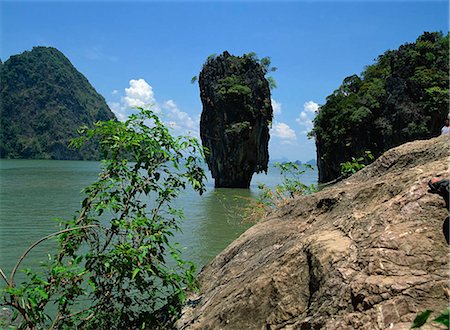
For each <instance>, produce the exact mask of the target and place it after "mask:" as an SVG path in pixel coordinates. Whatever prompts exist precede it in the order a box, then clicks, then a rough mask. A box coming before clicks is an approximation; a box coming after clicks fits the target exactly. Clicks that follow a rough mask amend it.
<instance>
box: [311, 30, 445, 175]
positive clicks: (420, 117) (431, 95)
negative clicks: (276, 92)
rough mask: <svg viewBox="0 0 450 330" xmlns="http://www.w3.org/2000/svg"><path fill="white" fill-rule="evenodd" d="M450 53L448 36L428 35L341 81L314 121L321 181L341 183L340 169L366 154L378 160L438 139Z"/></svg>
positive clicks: (443, 109) (386, 53)
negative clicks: (388, 153) (396, 150)
mask: <svg viewBox="0 0 450 330" xmlns="http://www.w3.org/2000/svg"><path fill="white" fill-rule="evenodd" d="M448 50H449V36H448V34H447V35H443V34H442V33H440V32H439V33H438V32H433V33H429V32H425V33H423V34H422V35H421V36H419V37H418V38H417V40H416V42H413V43H406V44H404V45H402V46H400V47H399V48H398V49H396V50H389V51H386V52H385V53H384V54H382V55H380V56H379V57H378V59H377V60H376V62H375V63H374V64H372V65H368V66H367V67H366V68H365V69H364V71H363V72H362V73H361V75H360V76H357V75H352V76H349V77H347V78H345V79H344V80H343V82H342V84H341V86H339V88H338V89H336V90H335V91H333V93H331V94H330V95H329V96H328V97H327V98H326V102H325V104H323V105H321V107H320V110H319V112H318V114H317V116H316V118H315V119H314V128H313V131H312V133H311V135H314V137H315V141H316V149H317V165H318V169H319V182H329V181H332V180H334V179H336V178H338V177H339V176H340V175H341V165H340V164H341V163H345V162H347V161H350V160H351V159H352V157H355V158H359V157H363V156H364V155H365V151H371V152H372V154H373V155H374V156H375V157H378V156H380V155H381V154H382V153H383V152H385V151H386V150H389V149H391V148H393V147H396V146H399V145H401V144H403V143H406V142H409V141H415V140H423V139H429V138H432V137H436V136H438V135H439V134H440V130H441V127H442V126H443V125H444V120H445V118H447V115H448V111H449V97H448V96H449V88H448V87H449V51H448ZM366 162H370V160H368V159H366Z"/></svg>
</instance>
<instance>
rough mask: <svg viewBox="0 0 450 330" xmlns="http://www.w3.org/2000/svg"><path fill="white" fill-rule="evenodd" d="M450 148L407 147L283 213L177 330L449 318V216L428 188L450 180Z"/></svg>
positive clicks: (212, 283) (428, 143) (262, 227)
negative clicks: (426, 313)
mask: <svg viewBox="0 0 450 330" xmlns="http://www.w3.org/2000/svg"><path fill="white" fill-rule="evenodd" d="M448 144H449V142H448V136H442V137H438V138H435V139H431V140H424V141H415V142H410V143H407V144H404V145H402V146H399V147H397V148H394V149H391V150H389V151H387V152H385V153H384V154H383V155H382V156H381V157H380V158H378V159H377V160H376V161H375V162H374V163H372V164H371V165H369V166H367V167H366V168H364V169H363V170H361V171H359V172H358V173H356V174H355V175H353V176H352V177H350V178H348V179H346V180H344V181H341V182H339V183H338V184H336V185H334V186H330V187H328V188H326V189H324V190H322V191H320V192H318V193H315V194H312V195H308V196H300V197H298V198H296V199H293V200H291V201H290V202H288V203H285V204H283V206H282V207H280V208H279V209H277V210H275V211H274V212H273V213H272V214H270V215H269V216H268V218H266V219H264V220H263V221H262V222H260V223H258V224H256V225H254V226H253V227H251V228H250V229H248V230H247V231H246V232H245V233H244V234H242V235H241V237H239V238H238V239H237V240H236V241H234V242H233V243H232V244H231V245H230V246H229V247H227V248H226V249H225V250H224V251H223V252H222V253H221V254H219V255H218V256H217V257H216V258H215V259H214V260H213V261H212V262H211V263H210V264H209V265H207V266H206V267H205V268H204V269H203V270H202V272H201V273H200V278H199V279H200V286H201V289H200V292H199V293H198V294H193V295H192V296H191V297H190V300H191V303H190V304H189V306H188V307H186V308H185V309H184V313H183V316H182V318H181V319H180V320H179V321H178V329H183V330H188V329H189V330H194V329H223V330H228V329H230V330H239V329H324V330H327V329H330V330H335V329H343V330H345V329H367V330H369V329H370V330H382V329H403V330H406V329H410V327H411V324H412V321H413V320H414V318H415V317H416V315H417V314H418V313H420V312H423V311H425V310H427V309H429V310H432V311H434V312H433V315H432V316H431V317H430V320H432V319H433V318H434V317H436V316H437V315H438V314H439V313H440V312H441V311H443V310H444V309H446V308H447V307H448V298H447V297H446V290H445V289H446V288H447V286H448V269H449V258H448V249H449V247H448V245H447V242H446V240H445V238H444V235H443V231H442V225H443V222H444V219H445V218H446V217H447V216H448V210H446V208H445V202H444V199H443V198H442V197H440V196H439V195H436V194H431V193H429V192H428V185H427V182H428V180H429V179H430V178H431V177H434V176H440V177H443V178H448V176H449V172H448V156H449V145H448ZM429 323H432V322H429ZM430 328H434V327H423V329H430ZM439 329H440V328H439Z"/></svg>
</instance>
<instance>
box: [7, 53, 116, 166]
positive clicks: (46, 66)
mask: <svg viewBox="0 0 450 330" xmlns="http://www.w3.org/2000/svg"><path fill="white" fill-rule="evenodd" d="M1 68H2V69H1V71H0V81H1V85H0V99H1V100H2V102H0V120H1V122H0V127H1V130H0V157H2V158H40V159H98V156H99V154H98V148H95V144H94V143H89V144H87V145H86V147H85V148H83V150H71V149H69V148H68V145H69V143H70V140H71V139H72V138H75V137H76V136H77V135H78V134H77V129H78V128H79V127H80V126H83V125H87V126H89V127H93V125H94V123H95V122H97V121H99V120H109V119H113V118H114V114H113V113H112V112H111V110H110V109H109V108H108V106H107V104H106V102H105V100H104V98H103V97H102V96H101V95H99V94H98V93H97V92H96V91H95V89H94V88H93V87H92V86H91V85H90V84H89V81H88V80H87V79H86V78H85V77H84V76H83V75H82V74H81V73H80V72H78V71H77V70H76V69H75V68H74V67H73V65H72V64H71V63H70V61H69V60H68V59H67V58H66V57H65V56H64V55H63V54H62V53H61V52H59V51H58V50H57V49H55V48H51V47H34V48H33V50H32V51H27V52H24V53H23V54H20V55H15V56H11V57H10V58H9V59H8V60H7V61H6V62H5V63H4V64H2V65H1Z"/></svg>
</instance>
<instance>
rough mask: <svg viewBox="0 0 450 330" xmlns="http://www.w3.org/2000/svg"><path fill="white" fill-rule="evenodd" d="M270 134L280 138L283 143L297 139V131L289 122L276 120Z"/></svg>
mask: <svg viewBox="0 0 450 330" xmlns="http://www.w3.org/2000/svg"><path fill="white" fill-rule="evenodd" d="M270 134H271V135H272V136H274V137H277V138H280V139H281V140H282V141H281V143H292V142H294V141H295V140H296V139H297V135H296V134H295V131H294V130H293V129H292V128H290V127H289V125H288V124H285V123H278V122H274V124H273V126H272V129H271V131H270Z"/></svg>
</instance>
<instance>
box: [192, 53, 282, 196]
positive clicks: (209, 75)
mask: <svg viewBox="0 0 450 330" xmlns="http://www.w3.org/2000/svg"><path fill="white" fill-rule="evenodd" d="M264 74H265V73H264V71H263V69H262V68H261V66H260V64H259V63H258V61H256V60H255V58H254V57H252V56H248V55H244V56H243V57H236V56H232V55H230V54H229V53H228V52H224V53H223V54H222V55H220V56H218V57H213V58H210V59H208V60H207V62H206V63H205V64H204V66H203V69H202V71H201V73H200V76H199V86H200V97H201V100H202V103H203V111H202V115H201V121H200V136H201V139H202V143H203V145H204V146H205V147H206V148H208V150H209V152H208V153H207V155H206V161H207V163H208V167H209V169H210V170H211V174H212V177H213V178H214V179H215V186H216V187H235V188H248V187H249V185H250V181H251V178H252V175H253V173H255V172H256V173H259V172H262V171H267V164H268V161H269V152H268V143H269V127H268V126H269V123H270V121H271V120H272V112H273V111H272V105H271V101H270V89H269V84H268V82H267V80H266V79H265V77H264Z"/></svg>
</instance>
